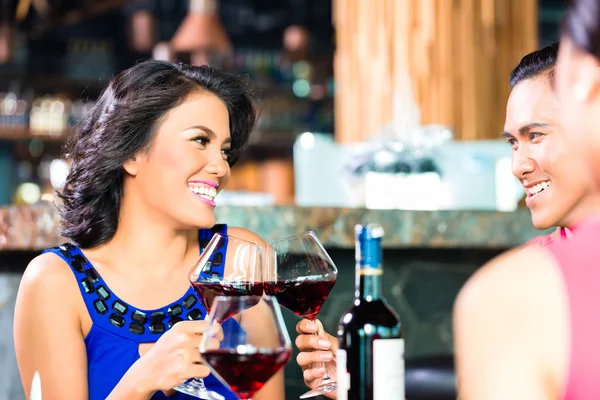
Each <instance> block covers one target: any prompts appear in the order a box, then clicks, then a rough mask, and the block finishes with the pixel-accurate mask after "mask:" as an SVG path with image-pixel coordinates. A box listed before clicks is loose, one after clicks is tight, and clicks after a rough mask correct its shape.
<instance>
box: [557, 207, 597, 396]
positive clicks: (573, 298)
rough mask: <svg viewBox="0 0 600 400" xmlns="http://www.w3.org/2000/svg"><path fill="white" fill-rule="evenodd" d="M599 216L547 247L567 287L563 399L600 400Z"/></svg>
mask: <svg viewBox="0 0 600 400" xmlns="http://www.w3.org/2000/svg"><path fill="white" fill-rule="evenodd" d="M599 239H600V219H598V218H595V219H590V220H589V221H587V222H585V223H582V224H581V225H579V226H578V228H577V235H576V236H573V237H572V238H569V240H550V242H549V243H548V244H546V248H547V249H548V250H549V251H550V253H552V255H553V256H554V258H555V260H556V262H557V263H558V265H559V266H560V270H561V272H562V275H563V279H564V284H565V288H566V289H567V295H568V301H569V313H570V327H571V352H570V353H571V359H570V364H569V375H568V378H567V385H566V391H565V397H564V400H595V399H600V337H599V335H600V245H599V244H600V243H599Z"/></svg>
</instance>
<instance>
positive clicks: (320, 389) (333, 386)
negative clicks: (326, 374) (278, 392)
mask: <svg viewBox="0 0 600 400" xmlns="http://www.w3.org/2000/svg"><path fill="white" fill-rule="evenodd" d="M336 390H337V383H336V382H335V381H334V380H331V379H328V380H326V381H323V383H321V384H320V385H319V386H317V387H316V388H314V389H313V390H310V391H308V392H306V393H304V394H303V395H302V396H300V398H301V399H310V398H311V397H317V396H320V395H322V394H323V393H332V392H335V391H336Z"/></svg>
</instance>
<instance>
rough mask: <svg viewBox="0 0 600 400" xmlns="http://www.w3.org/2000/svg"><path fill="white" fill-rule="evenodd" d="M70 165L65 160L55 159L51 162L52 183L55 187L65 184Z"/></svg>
mask: <svg viewBox="0 0 600 400" xmlns="http://www.w3.org/2000/svg"><path fill="white" fill-rule="evenodd" d="M68 174H69V166H68V165H67V163H66V162H65V161H64V160H60V159H58V158H57V159H55V160H52V162H51V163H50V183H51V184H52V187H53V188H54V189H60V188H62V187H63V185H64V184H65V180H66V179H67V175H68Z"/></svg>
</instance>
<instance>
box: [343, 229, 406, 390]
mask: <svg viewBox="0 0 600 400" xmlns="http://www.w3.org/2000/svg"><path fill="white" fill-rule="evenodd" d="M383 234H384V232H383V228H382V227H381V226H380V225H377V224H369V225H357V226H356V228H355V235H356V291H355V296H354V303H353V304H352V306H351V307H350V308H349V309H348V310H347V311H346V313H345V314H344V315H343V316H342V318H341V319H340V323H339V327H338V332H337V334H338V339H339V346H340V347H339V351H338V354H337V357H336V358H337V371H338V372H337V373H338V378H337V381H338V382H337V399H338V400H384V399H385V400H404V335H403V329H402V324H401V322H400V318H399V316H398V314H397V313H396V312H395V311H394V310H393V309H392V308H391V307H390V305H389V304H388V303H387V301H386V300H385V299H384V297H383V293H382V292H383V288H382V280H383V267H382V249H381V240H382V238H383Z"/></svg>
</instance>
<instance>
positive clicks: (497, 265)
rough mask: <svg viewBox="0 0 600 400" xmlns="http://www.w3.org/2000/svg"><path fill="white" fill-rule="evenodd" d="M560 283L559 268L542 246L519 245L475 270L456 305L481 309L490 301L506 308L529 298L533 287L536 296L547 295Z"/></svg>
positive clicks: (489, 304)
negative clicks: (542, 283)
mask: <svg viewBox="0 0 600 400" xmlns="http://www.w3.org/2000/svg"><path fill="white" fill-rule="evenodd" d="M540 282H544V283H547V285H540ZM561 282H562V281H561V275H560V270H559V269H558V268H557V265H556V262H555V260H554V258H553V257H552V254H551V253H550V252H549V251H548V250H547V249H546V248H544V247H541V246H522V247H518V248H516V249H513V250H510V251H507V252H505V253H503V254H501V255H499V256H498V257H496V258H494V259H492V260H491V261H489V262H488V263H487V264H485V265H484V266H482V267H481V268H480V269H479V270H477V272H475V274H473V276H472V277H471V278H470V279H469V280H468V281H467V283H466V284H465V285H464V286H463V288H462V289H461V291H460V293H459V296H458V298H457V300H456V308H458V309H459V310H460V309H473V308H481V309H485V308H488V307H490V306H491V304H492V303H494V304H496V305H497V306H498V307H509V306H510V304H514V303H519V302H525V301H527V300H531V296H532V292H533V291H534V290H533V289H534V288H535V291H536V292H537V295H538V296H542V295H544V294H549V295H551V294H552V292H553V290H554V289H555V288H556V285H557V284H559V285H560V284H561Z"/></svg>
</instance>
